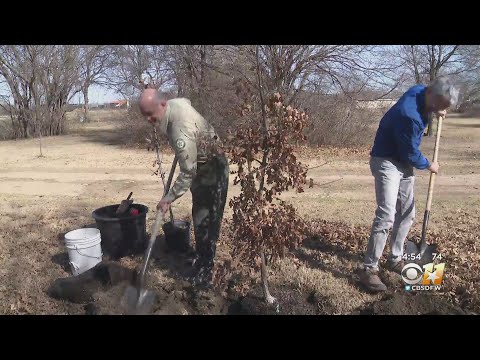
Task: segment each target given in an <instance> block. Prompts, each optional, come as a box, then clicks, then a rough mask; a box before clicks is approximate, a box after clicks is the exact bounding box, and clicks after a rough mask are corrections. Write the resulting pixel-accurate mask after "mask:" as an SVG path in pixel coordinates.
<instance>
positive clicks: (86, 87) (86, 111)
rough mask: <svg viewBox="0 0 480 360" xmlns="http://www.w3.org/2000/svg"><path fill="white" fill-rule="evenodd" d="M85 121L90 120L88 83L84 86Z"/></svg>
mask: <svg viewBox="0 0 480 360" xmlns="http://www.w3.org/2000/svg"><path fill="white" fill-rule="evenodd" d="M82 92H83V102H84V104H83V121H84V122H89V118H88V116H89V115H88V85H86V86H84V87H83V90H82Z"/></svg>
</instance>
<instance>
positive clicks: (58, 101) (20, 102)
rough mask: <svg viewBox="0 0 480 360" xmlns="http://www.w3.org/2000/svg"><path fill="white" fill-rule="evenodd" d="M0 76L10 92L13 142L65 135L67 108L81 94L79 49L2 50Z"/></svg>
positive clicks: (25, 47) (11, 47) (19, 47)
mask: <svg viewBox="0 0 480 360" xmlns="http://www.w3.org/2000/svg"><path fill="white" fill-rule="evenodd" d="M0 75H1V76H2V77H3V79H4V80H5V82H6V83H7V84H8V87H9V91H10V96H11V104H9V106H8V110H7V111H8V112H9V114H10V117H11V120H12V128H13V131H14V137H15V138H18V137H25V138H26V137H30V136H35V135H37V136H39V137H40V136H42V135H59V134H62V133H63V132H64V130H65V112H66V105H67V104H68V101H69V100H70V99H71V97H72V96H73V95H74V94H75V93H77V92H78V91H80V89H79V88H77V87H76V84H78V79H79V52H78V46H71V45H7V46H1V47H0Z"/></svg>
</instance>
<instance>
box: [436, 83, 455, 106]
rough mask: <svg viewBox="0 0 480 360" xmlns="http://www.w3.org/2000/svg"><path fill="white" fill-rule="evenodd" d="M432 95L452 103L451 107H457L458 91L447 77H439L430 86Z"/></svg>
mask: <svg viewBox="0 0 480 360" xmlns="http://www.w3.org/2000/svg"><path fill="white" fill-rule="evenodd" d="M429 88H430V90H431V92H432V94H435V95H439V96H442V97H444V98H445V99H447V100H448V101H449V102H450V106H453V105H456V104H457V101H458V89H457V88H455V87H454V86H453V84H452V82H451V81H450V79H449V78H447V77H446V76H439V77H437V78H436V79H435V80H433V81H432V83H431V84H430V86H429Z"/></svg>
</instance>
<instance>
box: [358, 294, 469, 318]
mask: <svg viewBox="0 0 480 360" xmlns="http://www.w3.org/2000/svg"><path fill="white" fill-rule="evenodd" d="M368 312H370V313H371V314H373V315H465V314H466V313H465V312H464V311H463V310H462V309H460V308H458V307H456V306H453V305H451V304H450V303H448V302H447V301H446V300H445V299H444V298H442V297H441V296H436V295H434V294H423V293H422V294H411V293H407V292H405V293H397V294H393V295H392V296H391V298H389V299H387V300H384V301H379V302H377V303H374V304H373V306H372V307H370V308H369V309H368V311H367V313H368Z"/></svg>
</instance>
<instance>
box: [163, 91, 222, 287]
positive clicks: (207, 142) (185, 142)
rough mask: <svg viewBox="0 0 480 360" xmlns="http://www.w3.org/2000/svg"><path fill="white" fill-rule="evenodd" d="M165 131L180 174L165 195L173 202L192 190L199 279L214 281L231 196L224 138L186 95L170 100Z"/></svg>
mask: <svg viewBox="0 0 480 360" xmlns="http://www.w3.org/2000/svg"><path fill="white" fill-rule="evenodd" d="M160 124H161V125H160V126H161V131H162V132H163V134H164V135H166V136H167V137H168V140H169V143H170V145H171V146H172V148H173V149H174V150H175V154H176V156H177V158H178V164H179V166H180V174H179V175H178V177H177V179H176V180H175V183H174V184H173V186H172V187H171V189H170V190H169V192H168V193H167V194H166V195H165V197H164V200H166V201H169V202H173V201H175V200H176V199H178V198H179V197H180V196H182V195H183V194H185V192H187V190H188V189H190V191H191V192H192V202H193V206H192V218H193V225H194V233H195V248H196V253H197V260H196V261H195V269H194V271H195V274H196V277H195V280H196V282H198V283H204V282H210V281H211V277H212V269H213V259H214V257H215V250H216V242H217V240H218V237H219V235H220V225H221V222H222V218H223V212H224V208H225V203H226V199H227V191H228V178H229V173H230V172H229V166H228V161H227V159H226V157H225V155H224V154H223V153H221V152H220V151H219V147H218V144H220V139H219V137H218V135H217V134H216V133H215V130H214V129H213V127H212V126H211V125H210V124H209V123H208V122H207V121H206V120H205V119H204V118H203V117H202V116H201V115H200V114H199V113H198V112H197V111H196V110H195V109H194V108H193V107H192V105H191V102H190V100H188V99H185V98H178V99H172V100H169V101H167V109H166V112H165V117H164V119H162V121H161V123H160Z"/></svg>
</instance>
